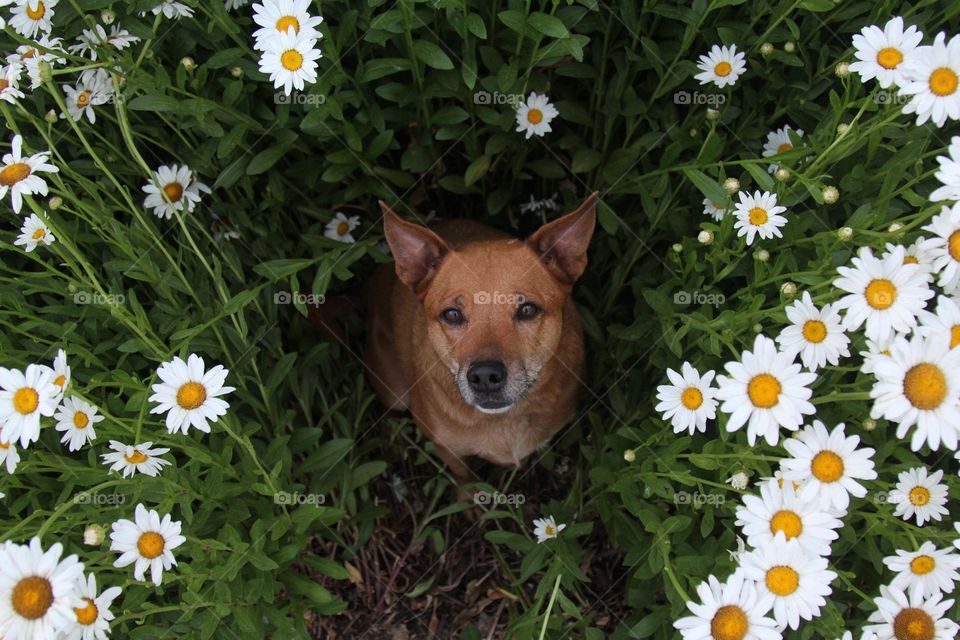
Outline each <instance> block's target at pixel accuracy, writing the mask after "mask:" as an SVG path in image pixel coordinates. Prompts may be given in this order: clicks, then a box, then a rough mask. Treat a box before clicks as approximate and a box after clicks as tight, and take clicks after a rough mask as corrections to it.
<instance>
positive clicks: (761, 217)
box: [750, 207, 768, 226]
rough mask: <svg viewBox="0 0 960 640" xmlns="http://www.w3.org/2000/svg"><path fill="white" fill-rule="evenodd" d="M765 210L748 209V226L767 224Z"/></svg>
mask: <svg viewBox="0 0 960 640" xmlns="http://www.w3.org/2000/svg"><path fill="white" fill-rule="evenodd" d="M767 217H768V216H767V210H766V209H764V208H762V207H754V208H753V209H750V224H754V225H757V226H760V225H761V224H765V223H766V222H767Z"/></svg>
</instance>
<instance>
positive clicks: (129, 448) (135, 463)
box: [100, 440, 170, 478]
mask: <svg viewBox="0 0 960 640" xmlns="http://www.w3.org/2000/svg"><path fill="white" fill-rule="evenodd" d="M151 447H153V443H152V442H144V443H142V444H135V445H125V444H123V443H121V442H117V441H116V440H111V441H110V448H111V449H113V453H104V454H102V455H101V456H100V457H101V458H103V464H109V465H111V466H110V471H120V470H123V477H124V478H129V477H130V476H132V475H133V474H135V473H136V472H137V471H139V472H140V473H143V474H146V475H148V476H150V477H151V478H155V477H156V476H158V475H160V471H161V469H163V465H165V464H170V461H169V460H164V459H163V458H161V457H160V456H162V455H163V454H165V453H167V452H168V451H170V449H168V448H167V447H157V448H156V449H152V448H151Z"/></svg>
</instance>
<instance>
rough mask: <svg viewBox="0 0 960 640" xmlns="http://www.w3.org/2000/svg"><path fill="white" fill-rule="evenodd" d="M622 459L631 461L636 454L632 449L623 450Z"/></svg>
mask: <svg viewBox="0 0 960 640" xmlns="http://www.w3.org/2000/svg"><path fill="white" fill-rule="evenodd" d="M623 459H624V460H626V461H627V462H633V461H634V460H636V459H637V454H636V452H635V451H634V450H633V449H627V450H626V451H624V452H623Z"/></svg>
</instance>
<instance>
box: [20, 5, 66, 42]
mask: <svg viewBox="0 0 960 640" xmlns="http://www.w3.org/2000/svg"><path fill="white" fill-rule="evenodd" d="M57 2H59V0H17V4H16V6H14V7H13V9H11V13H12V14H13V15H12V16H11V18H10V26H11V27H13V30H14V31H16V32H17V33H19V34H20V35H22V36H23V37H24V38H35V37H36V35H37V34H38V33H45V34H49V33H50V30H51V29H53V8H54V7H56V6H57Z"/></svg>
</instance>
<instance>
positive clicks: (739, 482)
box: [724, 471, 750, 491]
mask: <svg viewBox="0 0 960 640" xmlns="http://www.w3.org/2000/svg"><path fill="white" fill-rule="evenodd" d="M724 482H727V483H729V484H730V486H731V487H733V488H734V489H736V490H737V491H743V490H744V489H746V488H747V487H748V486H749V485H750V476H748V475H747V474H746V473H745V472H743V471H737V472H736V473H735V474H733V475H732V476H730V477H729V478H727V479H726V480H724Z"/></svg>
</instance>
